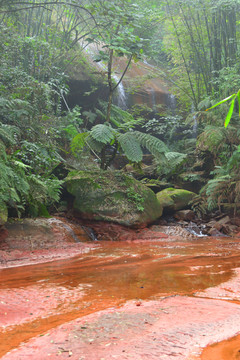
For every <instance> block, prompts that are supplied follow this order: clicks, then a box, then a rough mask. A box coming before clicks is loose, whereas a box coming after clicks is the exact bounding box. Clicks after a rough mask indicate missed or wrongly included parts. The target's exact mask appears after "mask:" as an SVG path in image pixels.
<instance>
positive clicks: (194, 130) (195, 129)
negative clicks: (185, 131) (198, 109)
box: [191, 104, 198, 138]
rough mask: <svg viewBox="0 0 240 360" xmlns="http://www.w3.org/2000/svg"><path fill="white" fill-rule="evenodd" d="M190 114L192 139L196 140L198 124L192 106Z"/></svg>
mask: <svg viewBox="0 0 240 360" xmlns="http://www.w3.org/2000/svg"><path fill="white" fill-rule="evenodd" d="M191 113H192V115H193V121H194V122H193V127H192V130H193V138H197V132H198V122H197V116H196V115H195V109H194V105H193V104H192V107H191Z"/></svg>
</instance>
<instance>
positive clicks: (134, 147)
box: [117, 132, 143, 162]
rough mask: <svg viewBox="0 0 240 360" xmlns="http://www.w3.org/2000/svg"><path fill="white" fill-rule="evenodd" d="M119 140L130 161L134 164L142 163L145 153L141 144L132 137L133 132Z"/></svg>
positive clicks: (121, 136)
mask: <svg viewBox="0 0 240 360" xmlns="http://www.w3.org/2000/svg"><path fill="white" fill-rule="evenodd" d="M117 140H118V142H119V144H120V146H121V148H122V150H123V152H124V154H125V155H126V157H127V158H128V160H130V161H132V162H140V161H142V157H143V152H142V149H141V146H140V143H139V141H138V140H137V139H136V138H135V136H133V135H132V132H127V133H125V134H121V135H120V136H119V137H118V139H117Z"/></svg>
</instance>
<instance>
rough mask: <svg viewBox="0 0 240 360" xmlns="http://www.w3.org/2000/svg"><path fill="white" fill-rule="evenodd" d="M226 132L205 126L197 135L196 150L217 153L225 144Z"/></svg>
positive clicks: (218, 128)
mask: <svg viewBox="0 0 240 360" xmlns="http://www.w3.org/2000/svg"><path fill="white" fill-rule="evenodd" d="M226 132H227V130H226V129H225V128H223V127H217V126H210V125H208V126H206V128H205V130H204V131H203V132H202V133H201V134H200V135H199V137H198V140H197V148H199V149H200V150H203V151H204V150H209V151H210V152H214V153H215V152H217V150H218V148H219V147H220V146H221V145H222V144H223V143H225V139H226Z"/></svg>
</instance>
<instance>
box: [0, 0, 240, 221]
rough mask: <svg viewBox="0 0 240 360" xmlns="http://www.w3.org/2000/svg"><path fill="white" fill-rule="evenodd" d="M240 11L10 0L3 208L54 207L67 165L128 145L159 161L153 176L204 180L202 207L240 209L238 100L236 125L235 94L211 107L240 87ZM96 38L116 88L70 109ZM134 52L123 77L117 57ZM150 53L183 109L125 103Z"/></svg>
mask: <svg viewBox="0 0 240 360" xmlns="http://www.w3.org/2000/svg"><path fill="white" fill-rule="evenodd" d="M239 10H240V2H239V1H238V0H216V1H212V0H194V1H193V0H186V1H184V2H183V1H181V0H164V1H161V2H160V1H159V0H135V1H133V0H118V1H117V0H113V1H104V0H83V1H80V0H78V1H74V0H65V1H58V0H54V1H50V0H39V1H37V0H32V1H17V0H8V1H7V0H0V35H1V44H0V74H1V75H0V173H1V178H0V207H1V206H4V204H5V205H7V207H8V208H9V210H10V214H12V215H14V216H16V215H17V216H21V215H27V214H30V215H32V216H36V215H39V214H40V215H41V214H45V215H46V214H47V209H48V210H49V208H50V209H51V207H52V206H54V204H55V203H56V202H58V201H59V199H60V196H61V186H62V180H63V178H64V176H65V175H66V174H65V173H64V171H63V169H64V168H73V167H75V168H78V169H88V168H94V167H97V166H100V167H101V168H103V169H106V168H107V167H109V166H110V165H111V163H112V161H113V160H114V158H115V156H116V154H118V153H123V154H125V155H126V157H127V158H128V160H129V161H130V162H131V163H137V164H140V163H141V161H142V157H143V150H142V148H144V149H147V151H148V152H150V153H152V154H153V155H154V158H155V161H154V165H153V166H152V168H151V173H150V176H149V177H150V178H155V179H158V180H161V181H162V180H164V181H170V182H171V181H173V179H175V181H176V180H177V181H178V183H180V184H181V185H182V186H186V187H189V186H190V185H191V184H193V185H194V186H196V184H198V186H199V184H200V185H201V186H203V188H202V190H201V195H202V198H201V206H199V204H194V206H195V208H196V209H198V210H199V209H200V208H201V211H204V209H206V208H207V207H208V209H209V210H214V209H216V208H217V206H220V204H222V203H234V204H235V205H236V206H237V204H238V203H239V202H240V199H239V197H240V195H239V194H240V192H239V188H240V177H239V162H240V147H239V144H240V141H239V131H240V127H239V119H238V114H237V112H238V106H237V104H236V105H235V107H233V108H232V110H233V116H232V120H231V123H230V125H229V126H228V127H227V128H224V127H223V123H224V118H225V117H226V114H227V112H228V107H229V106H228V103H227V102H225V103H223V104H222V106H221V107H217V108H216V109H215V110H211V111H208V112H206V111H205V110H206V109H207V108H209V107H211V106H212V105H214V104H215V103H217V102H218V101H220V100H221V99H223V98H226V97H227V96H230V95H231V94H233V93H237V91H238V90H239V87H240V75H239V73H240V72H239V69H240V62H239V40H240V28H239V26H240V25H239V24H240V19H239V17H240V12H239ZM89 44H92V46H95V47H96V48H98V52H97V53H95V59H94V60H95V62H101V63H102V64H104V67H105V70H106V71H105V78H104V79H103V83H104V84H105V85H104V86H106V87H107V88H108V94H107V96H106V98H105V101H102V100H99V102H98V103H97V104H98V105H97V106H94V107H92V108H89V109H87V110H85V111H82V110H81V109H80V108H79V107H75V108H73V109H70V108H69V106H68V104H67V101H66V98H67V94H68V90H69V89H68V86H67V84H68V71H67V69H68V67H69V65H71V64H72V63H73V62H74V61H75V60H76V59H77V60H78V61H80V62H83V63H85V64H86V62H88V60H87V57H86V53H85V52H84V48H85V47H86V46H87V45H89ZM97 45H98V47H97ZM123 57H124V58H125V59H126V68H125V70H124V71H123V73H122V74H121V76H120V77H119V79H118V80H117V81H116V79H115V77H114V66H113V63H114V62H113V60H114V58H115V59H116V58H123ZM140 59H147V61H148V62H150V63H151V64H153V65H154V66H155V70H154V72H155V73H158V75H159V74H161V76H162V77H164V78H165V79H166V81H167V82H168V85H169V88H170V90H171V92H172V93H173V94H175V96H176V98H177V102H178V110H176V112H175V113H168V112H166V111H165V112H164V113H163V112H162V110H161V109H157V110H156V109H155V110H154V111H153V109H148V108H146V106H142V107H133V108H131V109H128V110H127V111H126V110H123V109H120V108H119V107H117V106H116V105H115V104H113V101H114V93H115V92H116V89H117V87H118V86H119V84H120V82H121V80H122V78H123V77H124V76H125V73H126V71H127V69H128V67H129V66H131V63H132V62H133V61H138V60H140ZM160 69H161V70H160ZM90 73H91V71H89V76H90V75H91V76H92V74H90ZM91 76H90V77H91ZM86 96H87V94H86ZM94 159H95V160H96V161H94ZM148 175H149V174H148ZM189 184H190V185H189Z"/></svg>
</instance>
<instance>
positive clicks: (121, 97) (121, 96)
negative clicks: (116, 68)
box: [113, 74, 127, 110]
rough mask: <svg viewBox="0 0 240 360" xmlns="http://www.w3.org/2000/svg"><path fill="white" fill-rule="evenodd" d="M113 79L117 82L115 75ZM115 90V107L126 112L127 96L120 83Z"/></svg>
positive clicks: (117, 78)
mask: <svg viewBox="0 0 240 360" xmlns="http://www.w3.org/2000/svg"><path fill="white" fill-rule="evenodd" d="M113 78H114V80H115V81H116V83H118V82H119V77H118V76H117V75H116V74H114V75H113ZM116 90H117V106H119V107H120V108H121V109H123V110H127V96H126V92H125V89H124V86H123V84H122V81H121V82H120V83H119V84H118V87H117V89H116Z"/></svg>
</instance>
